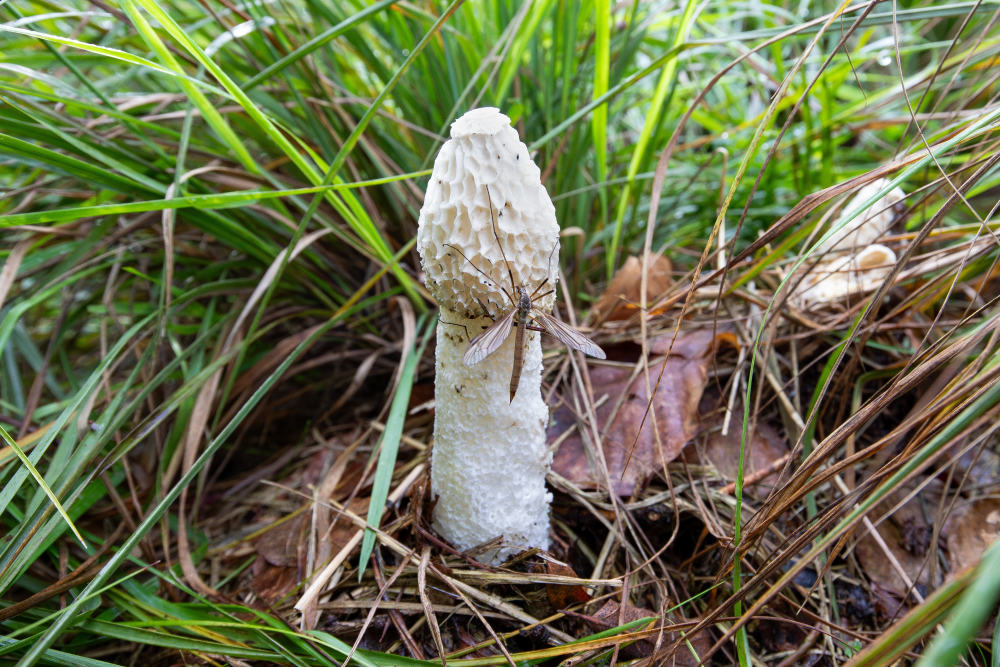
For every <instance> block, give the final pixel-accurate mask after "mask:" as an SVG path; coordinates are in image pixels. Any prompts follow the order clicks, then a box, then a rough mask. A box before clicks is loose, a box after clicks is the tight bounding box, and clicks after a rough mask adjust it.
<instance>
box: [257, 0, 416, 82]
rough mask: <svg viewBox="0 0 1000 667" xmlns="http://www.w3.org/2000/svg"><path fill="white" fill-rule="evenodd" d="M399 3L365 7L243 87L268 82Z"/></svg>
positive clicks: (386, 0) (383, 1)
mask: <svg viewBox="0 0 1000 667" xmlns="http://www.w3.org/2000/svg"><path fill="white" fill-rule="evenodd" d="M397 2H399V0H379V2H376V3H375V4H373V5H369V6H368V7H365V8H364V9H362V10H361V11H360V12H357V13H356V14H354V15H352V16H351V17H350V18H348V19H344V20H343V21H341V22H340V23H338V24H337V25H335V26H333V27H331V28H327V29H326V30H324V31H323V32H321V33H320V34H318V35H316V36H315V37H313V38H312V39H310V40H309V41H308V42H306V43H305V44H303V45H302V46H300V47H298V48H297V49H295V50H294V51H292V52H291V53H289V54H288V55H287V56H284V57H283V58H281V59H280V60H278V61H276V62H275V63H273V64H271V65H268V66H267V67H265V68H264V69H262V70H261V71H260V72H258V73H257V74H254V75H253V76H252V77H250V80H249V81H247V82H246V83H244V84H243V86H242V88H243V90H250V89H251V88H253V87H254V86H256V85H257V84H259V83H260V82H262V81H265V80H267V79H268V78H270V77H271V76H273V75H275V74H276V73H278V72H280V71H281V70H283V69H285V68H286V67H288V66H289V65H292V64H294V63H296V62H298V61H299V60H301V59H302V58H305V57H306V56H308V55H309V54H310V53H312V52H313V51H315V50H316V49H319V48H322V47H323V46H325V45H326V44H329V43H330V42H332V41H333V40H334V39H336V38H337V37H339V36H340V35H342V34H344V33H345V32H347V31H348V30H350V29H351V28H353V27H354V26H355V25H357V24H358V23H360V22H361V21H364V20H365V19H366V18H368V17H369V16H371V15H372V14H375V13H376V12H380V11H382V10H383V9H385V8H386V7H391V6H392V5H394V4H396V3H397Z"/></svg>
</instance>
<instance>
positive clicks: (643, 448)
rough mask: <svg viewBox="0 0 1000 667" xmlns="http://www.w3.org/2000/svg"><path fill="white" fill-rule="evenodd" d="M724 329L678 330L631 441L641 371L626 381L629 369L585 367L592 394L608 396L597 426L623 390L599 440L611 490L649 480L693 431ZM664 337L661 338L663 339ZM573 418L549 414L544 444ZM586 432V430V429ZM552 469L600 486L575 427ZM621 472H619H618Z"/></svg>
mask: <svg viewBox="0 0 1000 667" xmlns="http://www.w3.org/2000/svg"><path fill="white" fill-rule="evenodd" d="M671 335H672V333H671V334H665V335H664V336H661V337H659V338H657V339H654V340H652V341H651V349H652V350H653V351H654V352H659V353H663V352H665V351H666V349H667V347H669V344H670V340H669V339H670V336H671ZM728 335H731V334H729V333H728V332H720V334H719V335H718V336H717V337H716V338H713V336H712V330H711V329H710V328H709V329H699V330H695V331H688V332H681V333H680V334H679V335H678V337H677V341H676V343H675V344H674V347H673V350H672V351H671V354H670V358H669V359H668V360H667V361H666V368H665V369H664V371H663V379H662V380H661V381H660V386H659V389H658V390H657V392H656V400H655V401H654V406H653V407H654V409H653V410H651V411H650V416H649V417H648V418H647V419H646V423H645V425H644V426H643V429H642V432H641V434H640V437H639V439H638V442H636V432H637V431H638V429H639V424H640V423H642V419H643V415H644V414H645V412H646V405H647V403H648V400H647V394H646V383H645V379H644V378H643V376H642V374H640V375H638V376H637V377H636V378H635V380H633V381H632V382H631V384H629V378H630V377H631V376H632V371H631V369H628V368H619V367H611V366H594V367H592V368H591V370H590V381H591V384H592V386H593V388H594V397H595V398H599V397H601V396H603V395H604V394H608V397H609V398H608V400H607V401H605V402H604V404H603V405H601V406H600V407H599V408H598V409H597V420H598V425H599V427H600V428H601V429H605V424H606V422H607V420H608V418H609V417H610V416H611V413H612V410H613V409H614V407H615V405H616V404H617V403H618V399H619V397H620V396H621V395H622V393H623V392H625V391H626V387H627V393H626V395H625V399H624V401H623V402H622V405H621V408H620V409H619V410H618V413H617V415H616V416H615V419H614V422H613V423H612V424H611V427H610V428H606V431H607V436H606V437H605V438H604V458H605V460H606V461H607V465H608V473H609V474H610V477H611V481H612V483H613V484H614V487H615V492H616V493H618V494H619V495H622V496H627V495H629V494H631V493H632V491H633V490H634V489H635V486H636V484H637V483H638V482H640V481H642V482H644V481H646V480H648V479H649V478H650V477H651V476H652V475H653V473H655V472H656V471H657V470H659V469H660V468H661V467H662V466H663V465H664V464H666V463H669V462H670V461H673V460H674V459H675V458H677V456H678V455H679V454H680V453H681V450H682V449H683V448H684V444H685V443H686V442H687V441H688V440H690V439H691V438H692V437H693V436H694V434H695V433H696V432H697V430H698V403H699V401H700V400H701V395H702V392H703V391H704V388H705V379H706V377H707V373H708V364H709V362H710V359H711V353H712V351H713V350H714V349H715V343H716V342H721V341H724V340H726V337H727V336H728ZM664 339H666V340H664ZM663 363H664V362H663V361H662V358H661V359H653V360H650V366H649V375H650V384H651V385H654V384H655V383H656V378H657V376H658V375H659V373H660V369H661V368H662V367H663ZM654 415H655V417H656V422H657V427H658V429H659V434H660V439H661V442H662V445H663V452H662V457H661V455H660V452H659V451H657V447H656V440H655V438H654V434H653V424H652V421H653V416H654ZM574 421H575V416H574V415H573V412H572V411H571V410H570V409H569V408H568V407H566V406H561V407H560V408H559V409H557V410H556V411H555V414H554V415H553V425H552V426H551V427H550V428H549V432H548V435H549V442H555V441H556V440H557V439H558V438H560V437H561V436H562V435H563V434H564V433H565V432H566V431H567V429H569V428H570V427H571V426H572V425H573V424H574ZM588 434H589V433H588ZM633 442H636V445H635V452H634V454H633V456H632V460H631V462H630V463H629V465H628V469H627V470H626V469H625V462H626V461H627V460H628V457H629V450H630V449H631V448H632V443H633ZM552 469H553V470H554V471H555V472H556V473H558V474H559V475H561V476H563V477H565V478H566V479H568V480H569V481H571V482H573V483H574V484H577V485H580V486H583V487H588V488H594V487H597V486H605V484H604V479H603V475H602V474H601V473H600V471H599V470H600V469H599V467H598V465H597V462H596V461H591V460H588V455H587V452H586V451H585V449H584V445H583V442H582V441H581V439H580V433H579V429H577V430H576V431H574V432H573V433H571V434H570V435H569V436H567V437H566V438H565V439H564V440H563V442H562V444H561V445H560V447H559V449H558V450H557V452H556V454H555V458H554V460H553V462H552ZM623 471H624V473H625V474H624V476H623V474H622V472H623Z"/></svg>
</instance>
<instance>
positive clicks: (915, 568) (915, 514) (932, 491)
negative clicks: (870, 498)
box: [854, 479, 943, 598]
mask: <svg viewBox="0 0 1000 667" xmlns="http://www.w3.org/2000/svg"><path fill="white" fill-rule="evenodd" d="M942 486H943V485H942V484H941V482H940V481H938V480H936V479H934V480H931V481H930V482H929V483H928V484H927V485H926V486H925V487H924V488H923V489H921V491H920V492H919V493H918V494H916V495H915V496H914V497H913V498H910V499H909V500H908V501H906V503H904V504H903V506H902V507H900V508H899V509H898V510H896V511H895V512H894V513H893V514H892V516H890V517H889V518H888V519H886V520H884V521H882V522H881V523H880V522H879V519H882V517H884V516H885V514H886V512H888V511H890V510H891V509H892V508H893V507H895V506H896V505H897V504H898V503H899V502H900V501H901V500H903V499H904V498H906V496H907V495H909V494H910V493H911V492H912V491H913V486H912V485H907V486H904V487H903V488H901V489H899V490H897V491H895V492H893V493H891V494H890V495H889V497H888V499H887V500H886V501H884V502H883V503H881V504H880V505H878V506H877V507H876V508H875V509H874V510H872V511H871V513H870V514H869V515H868V516H869V518H870V519H871V520H872V523H874V524H875V526H876V528H877V530H878V533H879V535H880V536H881V537H882V540H883V541H885V544H886V546H887V547H888V548H889V551H890V552H891V553H892V555H893V556H895V558H896V560H897V561H899V564H900V565H901V566H902V568H903V571H904V572H906V576H907V577H909V579H910V581H912V582H914V583H916V585H917V590H918V591H919V592H920V594H921V595H923V596H926V595H927V592H928V590H929V589H933V588H935V587H936V586H937V584H938V583H940V582H935V583H934V584H930V581H929V578H930V569H931V568H930V567H929V566H928V565H927V564H926V563H925V561H926V560H927V555H928V551H929V549H930V540H931V535H932V533H933V527H932V526H931V524H929V523H928V522H927V519H926V518H925V517H931V518H932V519H933V517H934V515H935V514H936V513H937V508H938V502H939V501H940V499H941V491H942ZM861 530H864V529H863V528H862V529H861ZM854 553H855V555H856V556H857V558H858V562H859V563H860V564H861V567H862V569H863V570H864V572H865V574H867V575H868V578H869V579H871V581H872V583H873V584H875V585H877V586H878V588H880V589H882V590H883V591H887V592H889V593H892V594H894V595H897V596H899V597H900V598H904V597H906V596H907V591H908V588H909V587H908V586H907V585H906V583H905V582H904V581H903V579H902V577H900V576H899V574H898V573H897V572H896V569H895V567H894V566H893V564H892V562H891V561H890V560H889V558H888V557H887V556H886V554H885V552H884V551H883V550H882V547H881V546H880V545H879V544H878V541H877V540H876V539H875V538H874V537H873V536H872V535H870V534H866V535H865V536H864V537H863V538H862V539H861V540H860V541H859V542H858V544H857V546H856V547H855V548H854Z"/></svg>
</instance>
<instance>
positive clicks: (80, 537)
mask: <svg viewBox="0 0 1000 667" xmlns="http://www.w3.org/2000/svg"><path fill="white" fill-rule="evenodd" d="M0 436H3V439H4V440H6V441H7V445H8V446H9V447H10V448H11V449H12V450H14V454H15V455H16V456H17V458H19V459H20V460H21V463H22V464H23V465H24V467H25V468H27V469H28V472H29V473H31V476H32V477H34V478H35V481H36V482H37V483H38V485H39V486H40V487H42V491H44V492H45V495H47V496H48V497H49V500H51V501H52V504H53V505H54V506H55V508H56V511H57V512H59V514H61V515H62V518H63V520H64V521H65V522H66V523H67V525H69V527H70V530H72V531H73V534H74V535H76V539H78V540H80V544H82V545H83V548H84V549H86V548H87V543H86V542H84V541H83V535H81V534H80V531H78V530H77V529H76V526H75V525H73V520H72V519H70V518H69V514H66V510H65V509H63V506H62V504H61V503H60V502H59V499H58V498H56V496H55V494H54V493H52V489H50V488H49V485H48V484H46V483H45V479H44V478H43V477H42V476H41V475H40V474H39V473H38V470H37V469H36V468H35V466H34V465H32V463H31V461H30V460H29V459H28V456H27V455H26V454H25V453H24V452H23V451H21V448H20V447H18V446H17V442H16V441H15V440H14V438H12V437H10V434H9V433H7V429H5V428H4V427H3V425H2V424H0Z"/></svg>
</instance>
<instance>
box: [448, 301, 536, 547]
mask: <svg viewBox="0 0 1000 667" xmlns="http://www.w3.org/2000/svg"><path fill="white" fill-rule="evenodd" d="M441 320H442V321H441V322H439V323H438V330H437V358H436V361H435V367H436V371H437V375H436V378H435V391H434V453H433V462H432V465H433V467H432V476H431V490H432V492H433V493H434V494H435V495H436V496H437V505H436V506H435V508H434V525H435V528H436V529H437V530H438V531H439V532H440V533H441V534H442V535H444V536H445V537H446V538H447V539H448V540H450V541H451V542H452V543H453V544H454V545H455V546H457V547H458V548H460V549H462V550H465V549H468V548H470V547H473V546H475V545H477V544H482V543H483V542H486V541H488V540H490V539H492V538H494V537H498V536H501V535H502V536H503V538H504V541H505V542H507V543H508V544H513V545H517V546H519V547H523V548H530V547H541V548H543V549H547V548H548V545H549V503H550V502H551V501H552V495H551V494H550V493H548V492H547V491H546V490H545V475H546V473H547V472H548V469H549V464H550V463H551V462H552V455H551V454H550V453H549V451H548V446H547V445H546V443H545V425H546V422H547V421H548V417H549V411H548V408H547V407H546V405H545V402H544V401H543V400H542V396H541V383H542V348H541V344H540V341H539V334H538V333H537V332H534V331H528V332H526V335H525V350H524V367H523V369H522V371H521V383H520V386H519V387H518V390H517V395H516V396H514V401H513V402H509V393H508V386H509V383H510V372H511V363H512V362H513V358H514V336H513V335H511V336H509V337H508V338H507V340H506V341H505V342H504V344H503V345H502V346H501V347H500V349H499V350H497V351H496V352H494V353H493V354H492V355H490V356H489V357H487V358H486V360H485V361H482V362H480V363H478V364H476V365H475V366H466V365H464V364H463V363H462V355H463V354H464V353H465V350H466V348H467V347H468V345H469V337H468V336H467V335H466V333H465V331H464V330H463V328H462V327H461V326H455V325H453V324H445V323H444V321H445V320H447V321H448V322H455V323H461V324H462V325H464V327H466V328H468V330H469V331H470V332H472V331H477V330H481V329H480V327H481V326H483V325H489V324H491V323H492V322H491V321H490V320H489V319H488V318H479V319H465V318H462V317H461V316H460V315H457V314H456V313H454V312H451V311H448V310H446V309H443V308H442V310H441ZM504 556H505V554H504V553H495V552H494V553H487V554H485V558H484V559H489V560H494V559H495V560H502V559H503V557H504Z"/></svg>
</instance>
